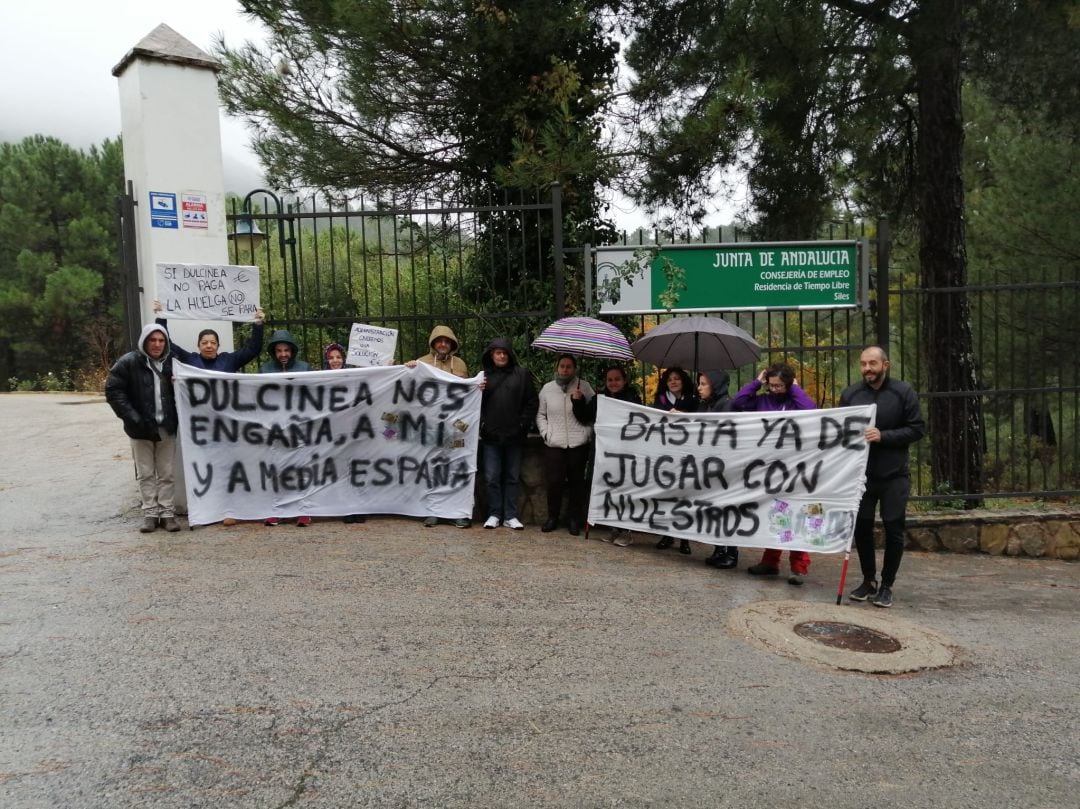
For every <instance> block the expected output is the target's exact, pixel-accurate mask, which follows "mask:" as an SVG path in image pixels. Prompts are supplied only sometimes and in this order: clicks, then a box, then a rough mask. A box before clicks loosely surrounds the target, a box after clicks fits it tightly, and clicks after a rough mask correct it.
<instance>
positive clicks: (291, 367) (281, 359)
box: [259, 329, 311, 374]
mask: <svg viewBox="0 0 1080 809" xmlns="http://www.w3.org/2000/svg"><path fill="white" fill-rule="evenodd" d="M266 350H267V353H269V354H270V359H268V360H267V361H266V362H264V363H263V364H262V365H260V366H259V373H260V374H278V373H288V372H289V371H296V372H300V371H310V370H311V365H309V364H308V363H306V362H304V360H302V359H298V356H299V354H300V348H299V346H297V344H296V338H295V337H293V336H292V333H291V332H289V330H288V329H278V330H277V331H275V332H274V333H273V334H271V335H270V344H269V345H268V346H267V347H266Z"/></svg>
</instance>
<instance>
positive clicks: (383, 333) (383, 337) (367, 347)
mask: <svg viewBox="0 0 1080 809" xmlns="http://www.w3.org/2000/svg"><path fill="white" fill-rule="evenodd" d="M397 337H398V330H397V329H384V328H380V327H379V326H368V325H365V324H363V323H353V324H352V331H351V332H349V353H348V355H347V356H346V357H345V364H346V365H354V366H356V367H358V368H370V367H373V366H377V365H393V364H394V351H395V350H396V349H397Z"/></svg>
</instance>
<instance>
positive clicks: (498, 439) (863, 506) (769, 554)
mask: <svg viewBox="0 0 1080 809" xmlns="http://www.w3.org/2000/svg"><path fill="white" fill-rule="evenodd" d="M154 303H155V311H157V312H160V311H161V307H160V304H159V303H158V302H157V301H155V302H154ZM263 325H264V315H263V312H262V310H261V309H259V310H257V312H256V315H255V320H254V324H253V328H252V333H251V337H250V339H249V340H248V341H247V342H246V343H245V344H244V345H243V347H241V348H240V349H239V350H237V351H234V352H219V351H218V348H219V345H220V339H219V337H218V334H217V332H215V331H214V330H213V329H204V330H202V331H201V332H200V333H199V335H198V346H197V348H198V350H197V351H195V352H191V351H187V350H185V349H183V348H181V347H179V346H177V345H175V344H173V343H172V342H171V340H170V338H169V334H168V329H167V322H166V321H165V320H164V319H162V318H160V317H159V318H158V319H157V320H156V322H155V323H153V324H150V325H147V326H146V327H145V328H144V329H143V330H142V333H141V335H140V337H139V343H138V345H137V347H136V349H135V350H133V351H131V352H128V353H127V354H125V355H124V356H122V357H121V358H120V359H119V360H117V362H116V363H115V365H114V366H113V367H112V369H111V371H110V373H109V377H108V380H107V383H106V399H107V401H108V402H109V404H110V405H111V406H112V408H113V410H114V412H115V413H116V415H117V416H119V417H120V419H121V420H122V421H123V423H124V431H125V433H126V434H127V435H128V437H129V438H130V439H131V447H132V455H133V457H134V461H135V473H136V479H137V481H138V485H139V492H140V498H141V502H142V515H143V518H142V523H141V525H140V528H139V530H140V531H142V532H144V533H150V532H153V531H155V530H156V529H157V528H159V527H160V528H163V529H164V530H166V531H178V530H180V526H179V524H178V522H177V520H176V511H175V498H174V460H175V453H176V436H177V427H178V418H177V410H176V400H175V396H174V394H173V389H172V388H173V386H172V362H173V361H174V359H175V360H178V361H180V362H182V363H185V364H188V365H192V366H195V367H198V368H203V369H207V370H213V371H226V372H237V371H239V370H241V369H242V368H243V366H245V365H246V364H248V363H249V362H251V361H252V360H254V359H255V358H256V357H258V355H259V351H260V349H261V346H262V341H263ZM428 346H429V349H430V351H429V352H428V353H427V354H425V355H424V356H421V357H418V358H417V359H415V360H411V361H409V362H407V363H405V364H406V366H409V367H415V365H416V364H417V363H424V364H427V365H430V366H432V367H435V368H437V369H439V370H441V371H444V372H446V373H449V374H452V375H454V376H457V377H460V378H468V368H467V365H466V363H465V361H464V360H463V359H462V358H461V357H460V356H459V353H458V352H459V342H458V339H457V337H456V336H455V334H454V332H453V330H452V329H451V328H450V327H448V326H444V325H440V326H436V327H435V328H434V329H433V330H432V332H431V335H430V337H429V340H428ZM267 351H268V354H269V359H267V361H266V362H264V363H263V364H262V365H260V366H259V372H260V373H275V372H303V371H309V370H311V366H310V365H309V364H308V363H307V362H305V361H304V360H302V359H300V356H299V354H300V351H299V346H298V344H297V342H296V340H295V338H294V337H293V336H292V334H291V333H290V332H288V331H287V330H284V329H282V330H277V331H275V332H274V333H273V335H272V336H271V338H270V341H269V343H268V344H267ZM345 360H346V351H345V348H344V347H343V346H342V345H340V344H339V343H331V344H330V345H328V346H326V347H325V349H324V351H323V367H324V368H326V369H341V368H344V367H345ZM481 365H482V367H483V372H484V373H483V377H482V381H481V382H480V383H479V386H480V388H481V389H482V391H483V394H482V404H481V419H480V459H481V467H482V472H483V482H484V490H485V495H486V497H485V502H486V507H487V517H486V519H485V521H484V523H483V526H484V528H486V529H494V528H499V527H505V528H510V529H512V530H516V531H520V530H523V529H524V528H525V525H524V523H523V522H522V521H521V519H520V516H519V513H518V500H519V496H520V490H521V468H522V459H523V455H524V447H525V439H526V436H527V434H528V433H529V431H530V430H531V428H532V427H533V425H534V424H535V426H536V428H537V430H538V432H539V434H540V437H541V439H542V440H543V442H544V454H543V470H544V479H545V484H546V493H547V517H546V520H545V521H544V523H543V524H542V526H541V531H542V532H544V533H550V532H552V531H555V530H557V529H558V528H559V526H560V524H562V525H564V526H565V527H566V529H567V531H568V532H569V533H570V534H571V535H574V536H577V535H579V534H580V533H581V531H582V529H583V527H584V522H585V515H586V507H587V497H588V492H589V488H590V487H589V486H588V483H587V479H588V476H589V474H590V471H589V470H590V465H591V464H590V460H591V459H590V453H591V451H592V446H593V441H592V438H593V436H592V432H593V425H594V424H595V422H596V416H597V402H598V396H601V395H602V396H610V397H613V398H615V399H619V400H622V401H627V402H633V403H635V404H639V405H640V404H642V399H641V397H640V396H639V395H638V393H637V392H636V391H635V390H634V388H633V387H632V386H631V385H630V384H629V380H628V378H627V374H626V371H625V369H624V368H622V367H620V366H618V365H612V366H610V367H608V368H606V369H604V371H603V376H602V385H601V388H600V390H599V392H595V391H594V390H593V388H592V386H591V385H590V384H589V382H588V381H587V380H585V379H582V378H581V377H580V375H579V373H578V367H577V360H576V358H575V357H574V356H572V355H570V354H563V355H560V356H559V357H558V359H557V361H556V365H555V373H554V376H553V378H552V379H551V380H550V381H548V382H547V383H546V384H544V385H543V386H542V387H541V388H540V390H539V392H537V390H536V388H535V386H534V384H533V379H532V374H531V373H530V372H529V371H528V370H527V369H526V368H524V367H523V366H522V365H521V364H520V363H519V362H518V359H517V357H516V356H515V354H514V350H513V347H512V345H511V343H510V341H509V340H507V339H506V338H503V337H497V338H495V339H493V340H491V341H490V343H489V344H488V345H487V347H486V348H485V350H484V352H483V354H482V357H481ZM888 369H889V360H888V356H887V354H886V352H885V350H884V349H883V348H881V347H879V346H868V347H867V348H865V349H864V350H863V352H862V354H861V356H860V371H861V374H862V382H859V383H856V384H854V385H851V386H849V387H848V388H847V389H845V390H844V391H843V393H842V394H841V397H840V405H841V406H847V405H858V404H871V403H873V404H877V419H876V426H875V427H872V428H868V429H867V430H866V431H865V439H866V441H867V442H868V444H869V446H870V450H869V460H868V464H867V486H866V492H865V494H864V496H863V498H862V501H861V502H860V505H859V511H858V514H857V517H856V520H855V529H854V534H855V536H854V540H855V545H856V548H857V551H858V554H859V560H860V565H861V568H862V574H863V581H862V583H861V584H860V585H859V586H858V587H857V588H855V590H854V591H852V592H851V593H850V594H849V595H850V598H851V599H853V600H856V601H870V602H871V603H874V604H875V605H877V606H883V607H888V606H891V604H892V586H893V583H894V580H895V577H896V573H897V569H898V568H899V564H900V559H901V556H902V553H903V547H904V536H905V534H904V513H905V509H906V504H907V499H908V495H909V492H910V477H909V473H908V467H907V447H908V445H909V444H911V443H913V442H914V441H917V440H918V439H919V438H921V437H922V435H923V431H924V428H923V421H922V416H921V414H920V411H919V405H918V400H917V398H916V396H915V393H914V391H913V390H912V388H911V387H910V386H909V385H907V384H906V383H904V382H902V381H899V380H893V379H890V378H889V377H888ZM729 384H730V378H729V376H728V374H727V372H726V371H723V370H710V371H702V372H700V373H699V374H698V377H697V380H696V385H695V384H694V381H693V380H692V379H691V378H690V375H689V374H688V373H687V372H686V371H685V370H683V369H682V368H678V367H671V368H667V369H666V370H665V371H664V372H663V374H662V375H661V378H660V385H659V388H658V390H657V393H656V396H655V399H654V401H653V402H652V405H653V407H656V408H659V409H661V410H665V411H670V412H673V413H697V412H710V413H714V412H727V411H733V412H736V411H743V412H746V411H760V412H777V411H785V410H808V409H814V408H816V406H817V405H816V403H815V402H814V400H813V399H812V398H811V397H810V396H809V395H808V394H807V393H806V391H804V390H803V389H802V388H801V387H800V386H799V384H798V382H797V381H796V379H795V371H794V370H793V368H792V367H791V366H789V365H787V364H785V363H774V364H772V365H769V366H768V367H767V368H764V369H763V370H762V371H761V372H760V373H759V374H758V375H757V376H756V377H755V378H754V379H752V380H750V381H749V382H748V383H746V384H745V385H743V386H742V387H741V388H740V389H739V390H738V392H736V393H735V395H734V396H732V395H731V394H730V393H729ZM564 495H565V498H564ZM564 499H565V501H566V503H565V508H564V504H563V501H564ZM879 504H880V510H881V518H882V522H883V525H884V533H885V557H884V563H883V567H882V570H881V580H880V583H879V582H878V578H877V568H876V559H875V550H874V536H873V526H874V514H875V510H876V508H877V507H878V505H879ZM343 519H344V521H345V522H362V521H364V519H365V516H364V515H362V514H352V515H345V516H344V517H343ZM439 521H440V515H437V514H432V515H428V516H427V517H426V518H425V519H424V521H423V524H424V525H425V526H427V527H434V526H436V525H438V524H439ZM278 522H279V520H278V518H277V517H268V518H267V519H266V520H265V524H266V525H268V526H272V525H277V524H278ZM452 522H453V524H454V525H456V526H457V527H459V528H468V527H470V525H471V521H470V520H469V519H467V518H456V519H453V520H452ZM310 524H311V517H309V516H305V515H301V516H298V517H297V518H296V525H297V526H300V527H304V526H307V525H310ZM598 534H599V536H600V538H602V539H604V540H605V541H609V542H612V543H613V544H615V545H618V546H622V547H625V546H628V545H630V544H631V542H632V535H631V533H630V532H629V531H627V530H625V529H611V530H610V531H609V530H606V529H600V530H599V531H598ZM710 544H711V543H710ZM673 546H674V539H673V538H672V537H669V536H663V537H660V539H659V540H658V541H657V542H656V547H657V548H660V549H666V548H671V547H673ZM679 551H680V552H681V553H683V554H691V553H692V550H691V546H690V543H689V541H688V540H686V539H684V538H683V539H680V540H679ZM781 553H782V552H781V551H780V550H778V549H768V550H766V551H765V552H764V554H763V556H762V558H761V560H760V561H758V562H757V563H755V564H753V565H751V566H749V567H748V568H747V572H748V573H750V574H751V575H756V576H775V575H778V574H779V573H780V564H781ZM705 561H706V564H708V565H710V566H712V567H715V568H718V569H731V568H735V567H737V565H738V561H739V549H738V547H736V546H733V545H713V550H712V553H711V555H710V556H709V557H708V558H707V559H706V560H705ZM789 565H790V575H789V577H788V582H789V583H790V584H792V585H801V584H802V583H803V580H804V577H805V576H806V574H807V572H808V570H809V566H810V557H809V554H808V553H806V552H805V551H800V550H794V551H789Z"/></svg>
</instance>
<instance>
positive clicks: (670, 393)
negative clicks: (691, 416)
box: [653, 366, 698, 413]
mask: <svg viewBox="0 0 1080 809" xmlns="http://www.w3.org/2000/svg"><path fill="white" fill-rule="evenodd" d="M653 407H656V408H659V409H660V410H674V411H675V412H677V413H696V412H697V409H698V398H697V394H696V393H694V388H693V385H692V384H691V382H690V375H689V374H688V373H686V371H684V370H683V369H682V368H679V367H677V366H672V367H671V368H668V369H667V370H666V371H664V373H663V374H661V376H660V389H659V390H658V391H657V392H656V399H655V400H654V401H653Z"/></svg>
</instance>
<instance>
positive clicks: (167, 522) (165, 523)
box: [161, 517, 180, 534]
mask: <svg viewBox="0 0 1080 809" xmlns="http://www.w3.org/2000/svg"><path fill="white" fill-rule="evenodd" d="M161 527H162V528H164V529H165V530H166V531H168V532H169V533H170V534H173V533H176V532H177V531H179V530H180V523H178V522H177V521H176V517H162V518H161Z"/></svg>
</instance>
